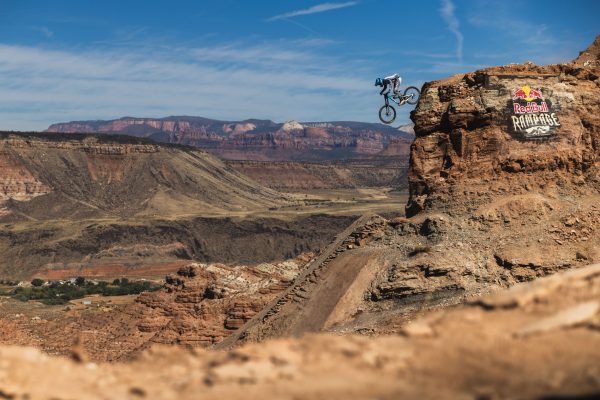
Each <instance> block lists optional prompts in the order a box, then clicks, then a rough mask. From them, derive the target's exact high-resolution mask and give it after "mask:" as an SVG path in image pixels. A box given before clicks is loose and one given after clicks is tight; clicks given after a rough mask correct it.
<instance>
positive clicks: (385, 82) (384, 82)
mask: <svg viewBox="0 0 600 400" xmlns="http://www.w3.org/2000/svg"><path fill="white" fill-rule="evenodd" d="M400 83H402V78H401V77H400V75H398V74H394V75H390V76H386V77H385V78H383V79H382V78H377V79H376V80H375V86H383V89H381V92H379V94H380V95H382V96H383V95H384V94H388V93H389V92H390V89H389V87H388V86H389V85H391V86H392V88H393V90H394V96H395V97H400Z"/></svg>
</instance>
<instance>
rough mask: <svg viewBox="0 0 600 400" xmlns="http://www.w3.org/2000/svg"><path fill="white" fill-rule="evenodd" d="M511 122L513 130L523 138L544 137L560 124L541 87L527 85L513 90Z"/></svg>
mask: <svg viewBox="0 0 600 400" xmlns="http://www.w3.org/2000/svg"><path fill="white" fill-rule="evenodd" d="M511 111H512V115H511V123H512V128H513V131H514V132H515V133H516V134H518V135H519V136H520V137H521V138H522V139H543V138H548V137H550V136H551V135H552V134H553V133H554V128H556V127H557V126H560V122H559V121H558V118H557V116H556V113H554V112H551V104H550V103H549V101H546V100H545V99H544V96H543V95H542V90H541V89H533V88H531V87H530V86H529V85H525V86H523V87H520V88H518V89H515V90H513V91H512V109H511Z"/></svg>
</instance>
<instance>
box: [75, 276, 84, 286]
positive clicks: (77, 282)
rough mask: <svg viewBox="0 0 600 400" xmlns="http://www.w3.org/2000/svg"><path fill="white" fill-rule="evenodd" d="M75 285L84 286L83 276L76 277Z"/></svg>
mask: <svg viewBox="0 0 600 400" xmlns="http://www.w3.org/2000/svg"><path fill="white" fill-rule="evenodd" d="M75 284H76V285H77V286H83V285H85V278H84V277H83V276H78V277H77V278H75Z"/></svg>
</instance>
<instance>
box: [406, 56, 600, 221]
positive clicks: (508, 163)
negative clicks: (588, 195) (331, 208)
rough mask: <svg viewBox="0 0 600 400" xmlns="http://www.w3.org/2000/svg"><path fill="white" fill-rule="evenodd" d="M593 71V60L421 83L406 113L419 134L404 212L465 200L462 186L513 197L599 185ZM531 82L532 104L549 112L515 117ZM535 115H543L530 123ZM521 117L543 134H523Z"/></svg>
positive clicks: (599, 93)
mask: <svg viewBox="0 0 600 400" xmlns="http://www.w3.org/2000/svg"><path fill="white" fill-rule="evenodd" d="M599 76H600V68H599V67H595V66H592V65H588V66H585V67H582V66H578V65H577V64H562V65H550V66H546V67H539V66H535V65H533V64H523V65H510V66H505V67H495V68H488V69H484V70H480V71H475V72H472V73H468V74H461V75H456V76H453V77H451V78H449V79H445V80H441V81H435V82H430V83H427V84H426V85H425V86H424V87H423V93H422V95H421V100H420V101H419V104H418V106H417V108H416V109H415V111H414V112H413V113H412V118H413V120H414V121H415V132H416V135H417V137H416V139H415V141H414V143H413V145H412V149H411V159H412V164H411V168H410V172H409V182H410V188H411V198H410V202H409V204H408V207H407V213H408V214H409V215H414V214H415V213H417V212H418V211H420V210H423V209H425V208H431V207H433V204H432V203H433V202H437V203H438V204H443V203H444V202H453V201H455V200H457V199H461V198H464V197H465V196H464V194H465V193H466V192H467V191H468V192H473V191H492V192H499V191H504V192H511V193H513V194H517V193H527V192H528V191H530V190H531V189H532V188H534V187H536V188H542V189H543V188H544V187H545V186H547V185H550V184H552V185H556V184H558V186H559V187H558V190H559V191H561V189H565V192H569V191H571V190H577V189H576V188H578V187H579V188H580V189H584V188H585V187H589V186H587V185H584V186H582V183H584V182H585V183H589V184H592V186H593V184H594V182H595V184H596V185H597V184H598V177H599V175H600V174H599V167H600V154H599V152H600V150H599V149H600V115H599V114H598V98H600V80H599V79H600V78H599ZM529 87H531V88H535V89H537V90H538V91H539V92H541V96H542V98H540V99H539V100H532V101H533V102H536V101H537V104H548V105H550V110H549V112H547V113H536V112H532V113H530V114H528V113H524V114H519V113H516V114H515V111H514V110H515V109H514V105H515V104H519V106H521V105H520V103H519V102H521V103H526V101H524V100H521V99H519V98H517V97H515V93H516V91H517V90H521V89H522V88H529ZM528 90H529V89H528ZM527 104H533V103H532V102H531V101H529V103H527ZM540 115H541V116H543V117H546V116H547V117H548V118H549V119H548V120H547V121H544V123H543V124H542V123H540V124H538V125H539V126H533V125H535V122H536V120H533V122H532V121H531V120H532V119H533V118H536V119H537V118H538V116H540ZM519 118H521V119H519ZM515 121H516V123H517V125H515ZM519 121H521V124H523V123H524V124H525V125H528V126H529V125H532V126H531V127H529V128H527V127H525V128H527V129H528V130H532V129H538V130H539V129H541V130H545V131H546V132H544V133H543V134H542V135H540V134H539V133H534V132H533V131H532V133H531V134H529V133H522V129H519ZM528 121H529V122H532V123H531V124H529V123H528ZM534 135H538V136H534ZM546 188H547V189H548V187H546ZM488 193H490V192H488ZM470 198H471V199H473V197H472V196H470Z"/></svg>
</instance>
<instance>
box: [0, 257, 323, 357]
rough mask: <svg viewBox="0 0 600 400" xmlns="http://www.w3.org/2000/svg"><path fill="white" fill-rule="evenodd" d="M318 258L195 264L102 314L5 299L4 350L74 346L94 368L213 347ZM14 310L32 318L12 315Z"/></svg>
mask: <svg viewBox="0 0 600 400" xmlns="http://www.w3.org/2000/svg"><path fill="white" fill-rule="evenodd" d="M311 257H312V254H309V253H307V254H303V255H301V256H298V257H297V258H295V259H290V260H287V261H283V262H279V263H263V264H259V265H256V266H245V265H238V266H226V265H223V264H198V263H189V264H188V265H186V266H183V267H181V268H180V269H179V270H178V271H177V273H174V274H170V275H168V276H167V277H166V279H165V287H164V289H161V290H159V291H157V292H147V293H142V294H141V295H140V296H138V297H137V298H136V299H135V302H133V303H131V304H125V305H119V304H111V303H109V302H108V301H109V300H111V298H102V299H100V298H99V299H98V300H94V303H95V302H96V301H98V306H97V307H91V308H88V309H83V310H82V309H73V310H69V311H65V310H63V307H58V308H52V307H47V306H42V305H41V304H37V303H36V304H33V305H31V304H30V305H29V307H27V306H28V305H27V304H25V303H20V302H18V301H16V300H8V299H0V301H2V302H5V301H8V302H11V303H10V304H8V305H7V304H3V305H2V308H1V309H0V320H1V323H0V343H5V344H20V345H30V346H36V347H39V348H41V349H43V350H44V351H46V352H47V353H51V354H61V355H66V354H69V353H70V352H71V350H72V348H73V347H74V346H75V347H77V348H79V349H80V351H81V353H82V354H84V355H85V356H86V357H87V358H89V359H91V360H95V361H116V360H127V359H131V358H132V357H133V356H134V355H136V354H138V353H139V352H140V351H142V350H144V349H147V348H149V347H150V346H152V345H155V344H164V345H181V346H185V347H190V348H191V347H194V348H197V347H207V346H211V345H213V344H215V343H218V342H220V341H221V340H223V339H224V338H225V337H227V336H229V335H230V334H231V333H232V332H234V331H235V330H237V329H239V328H240V327H241V326H242V325H244V323H245V322H246V321H248V320H249V319H250V318H252V317H253V316H254V315H256V314H257V313H258V312H259V311H260V310H261V309H262V308H263V307H264V306H265V305H266V304H267V303H268V302H269V301H271V300H272V299H273V298H274V297H275V296H277V295H278V294H279V293H281V292H282V291H283V290H284V289H286V288H287V287H288V286H289V285H290V283H291V282H292V280H293V279H294V278H295V277H296V276H297V275H298V273H299V272H300V271H301V270H302V269H303V268H304V265H305V264H306V263H307V262H308V261H309V260H310V259H311ZM13 302H14V303H13ZM100 303H102V305H100ZM71 307H73V305H71ZM15 308H16V309H21V308H24V309H26V313H25V314H26V315H23V314H18V313H16V312H15V311H13V312H9V311H8V310H14V309H15Z"/></svg>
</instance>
